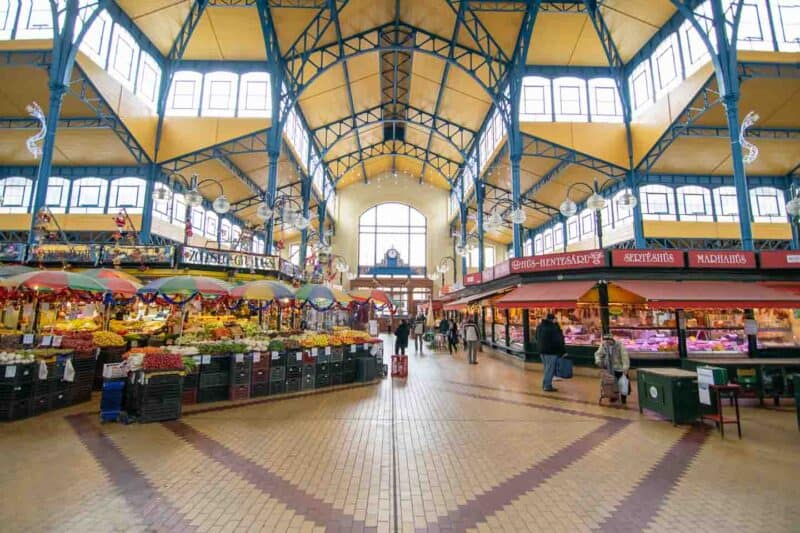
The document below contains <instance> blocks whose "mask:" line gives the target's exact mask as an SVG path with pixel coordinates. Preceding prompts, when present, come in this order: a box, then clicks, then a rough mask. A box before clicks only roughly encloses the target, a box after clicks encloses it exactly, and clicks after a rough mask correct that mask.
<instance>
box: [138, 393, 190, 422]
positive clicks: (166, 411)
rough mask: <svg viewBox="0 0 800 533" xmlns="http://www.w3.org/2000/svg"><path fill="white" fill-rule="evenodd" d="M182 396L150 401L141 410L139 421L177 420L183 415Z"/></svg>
mask: <svg viewBox="0 0 800 533" xmlns="http://www.w3.org/2000/svg"><path fill="white" fill-rule="evenodd" d="M181 400H182V398H181V397H180V396H178V397H177V398H173V397H169V398H159V399H158V401H155V400H153V401H149V402H147V404H145V405H143V406H142V408H141V410H140V411H139V416H138V417H137V420H138V421H139V422H144V423H147V422H162V421H164V420H177V419H178V418H180V417H181V412H182V405H181Z"/></svg>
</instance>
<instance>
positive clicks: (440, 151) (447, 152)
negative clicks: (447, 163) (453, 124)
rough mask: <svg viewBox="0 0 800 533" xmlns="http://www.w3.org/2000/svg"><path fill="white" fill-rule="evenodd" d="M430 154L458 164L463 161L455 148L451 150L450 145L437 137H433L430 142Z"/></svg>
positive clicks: (451, 146)
mask: <svg viewBox="0 0 800 533" xmlns="http://www.w3.org/2000/svg"><path fill="white" fill-rule="evenodd" d="M431 152H432V153H434V154H437V155H440V156H442V157H446V158H447V159H452V160H453V161H458V162H459V163H460V162H462V161H463V160H464V158H463V157H461V154H460V153H459V152H458V151H457V150H456V149H455V148H453V145H452V144H450V143H449V142H447V141H445V140H444V139H442V138H441V137H439V136H438V135H434V136H433V141H432V142H431Z"/></svg>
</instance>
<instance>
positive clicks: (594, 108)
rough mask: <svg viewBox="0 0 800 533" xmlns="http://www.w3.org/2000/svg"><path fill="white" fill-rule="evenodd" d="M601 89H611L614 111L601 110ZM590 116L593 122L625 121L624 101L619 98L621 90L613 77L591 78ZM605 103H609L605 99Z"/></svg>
mask: <svg viewBox="0 0 800 533" xmlns="http://www.w3.org/2000/svg"><path fill="white" fill-rule="evenodd" d="M600 91H610V94H611V95H612V96H613V102H612V107H613V109H612V113H610V114H609V113H606V112H604V111H601V110H600V108H601V107H602V106H601V100H599V99H598V96H599V94H600ZM589 97H590V98H589V118H590V120H591V121H592V122H612V123H615V122H616V123H618V122H622V121H623V117H622V102H621V101H620V99H619V90H618V89H617V84H616V82H615V81H614V80H613V79H611V78H592V79H590V80H589ZM602 103H603V105H608V103H607V102H606V101H605V100H603V101H602Z"/></svg>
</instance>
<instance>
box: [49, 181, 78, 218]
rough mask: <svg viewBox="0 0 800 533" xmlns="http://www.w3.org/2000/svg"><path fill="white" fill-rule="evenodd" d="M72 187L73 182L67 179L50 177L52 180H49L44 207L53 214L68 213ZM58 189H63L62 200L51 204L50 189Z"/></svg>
mask: <svg viewBox="0 0 800 533" xmlns="http://www.w3.org/2000/svg"><path fill="white" fill-rule="evenodd" d="M71 186H72V182H71V181H70V180H68V179H67V178H62V177H61V176H50V179H48V180H47V193H46V194H45V200H44V205H45V206H46V207H47V208H48V209H49V210H50V211H52V212H53V213H66V212H67V206H68V205H69V199H70V187H71ZM55 187H58V188H60V189H61V193H60V199H59V200H58V202H51V201H50V200H49V198H50V192H51V191H50V189H51V188H55Z"/></svg>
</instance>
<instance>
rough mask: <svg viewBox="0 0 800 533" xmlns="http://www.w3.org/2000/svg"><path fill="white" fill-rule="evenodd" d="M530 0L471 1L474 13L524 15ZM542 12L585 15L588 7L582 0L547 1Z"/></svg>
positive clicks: (470, 5)
mask: <svg viewBox="0 0 800 533" xmlns="http://www.w3.org/2000/svg"><path fill="white" fill-rule="evenodd" d="M527 6H528V0H469V7H470V9H471V10H472V11H475V12H481V11H488V12H512V13H513V12H516V13H524V12H525V9H526V8H527ZM541 11H545V12H548V13H584V12H585V11H586V6H585V5H584V4H583V2H582V1H581V0H561V1H558V0H545V1H543V2H542V6H541Z"/></svg>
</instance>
